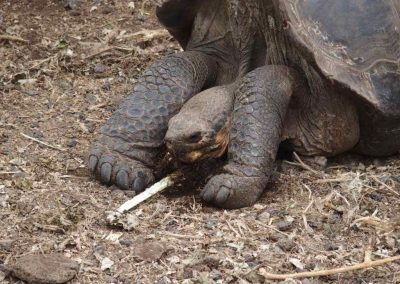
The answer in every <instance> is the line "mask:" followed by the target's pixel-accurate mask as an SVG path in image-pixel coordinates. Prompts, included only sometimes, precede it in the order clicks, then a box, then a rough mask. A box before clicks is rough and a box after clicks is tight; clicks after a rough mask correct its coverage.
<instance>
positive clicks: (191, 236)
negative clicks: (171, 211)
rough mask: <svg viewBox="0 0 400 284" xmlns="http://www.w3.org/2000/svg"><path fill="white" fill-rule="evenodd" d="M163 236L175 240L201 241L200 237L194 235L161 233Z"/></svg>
mask: <svg viewBox="0 0 400 284" xmlns="http://www.w3.org/2000/svg"><path fill="white" fill-rule="evenodd" d="M163 234H164V235H167V236H170V237H174V238H177V239H202V238H203V237H202V236H195V235H182V234H174V233H171V232H166V231H165V232H163Z"/></svg>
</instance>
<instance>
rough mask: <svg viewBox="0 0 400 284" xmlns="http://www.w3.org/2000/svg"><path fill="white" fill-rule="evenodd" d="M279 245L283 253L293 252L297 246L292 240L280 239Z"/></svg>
mask: <svg viewBox="0 0 400 284" xmlns="http://www.w3.org/2000/svg"><path fill="white" fill-rule="evenodd" d="M277 245H278V247H279V248H280V249H281V250H283V251H291V250H292V249H293V248H294V247H295V246H296V244H295V242H294V241H292V240H291V239H280V240H279V241H278V242H277Z"/></svg>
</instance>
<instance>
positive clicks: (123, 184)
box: [115, 170, 129, 189]
mask: <svg viewBox="0 0 400 284" xmlns="http://www.w3.org/2000/svg"><path fill="white" fill-rule="evenodd" d="M115 180H116V182H117V186H118V187H120V188H122V189H128V188H129V174H128V172H127V171H125V170H119V171H118V173H117V176H116V177H115Z"/></svg>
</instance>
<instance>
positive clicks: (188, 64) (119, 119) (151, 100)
mask: <svg viewBox="0 0 400 284" xmlns="http://www.w3.org/2000/svg"><path fill="white" fill-rule="evenodd" d="M216 69H217V64H216V61H215V60H214V59H213V58H212V57H210V56H208V55H206V54H204V53H201V52H196V51H188V52H182V53H179V54H175V55H169V56H166V57H164V58H163V59H161V60H160V61H158V62H156V63H154V64H153V65H152V66H151V67H150V68H149V69H148V70H147V71H145V73H144V74H143V75H142V76H141V77H140V78H139V80H138V83H137V84H136V86H135V87H134V89H133V91H132V93H131V94H130V95H129V96H128V97H127V98H126V99H125V100H124V101H123V102H122V103H121V105H120V107H119V108H118V109H117V111H116V112H115V113H114V114H113V115H112V116H111V118H110V119H109V120H108V121H107V122H106V124H105V125H104V126H103V128H102V129H101V134H100V137H99V138H98V139H97V141H96V142H95V143H94V144H93V145H92V147H91V151H90V154H89V170H90V172H91V173H92V174H93V175H95V176H96V178H98V179H99V180H100V181H101V182H102V183H104V184H107V185H111V184H115V185H117V186H118V187H120V188H122V189H133V190H135V191H136V192H140V191H142V190H143V189H144V188H145V186H146V185H148V184H149V183H151V182H152V181H153V179H154V176H153V171H154V168H155V166H156V163H157V160H158V157H159V156H160V155H161V151H162V149H163V144H164V135H165V132H166V130H167V125H168V121H169V119H170V118H171V116H173V115H174V114H175V113H176V112H178V111H179V109H180V108H181V107H182V105H183V104H184V103H185V101H187V100H188V99H189V98H191V97H192V96H193V95H195V94H197V93H198V92H200V91H201V90H202V89H203V88H204V87H206V86H207V85H212V84H213V83H214V80H215V77H216V72H217V70H216Z"/></svg>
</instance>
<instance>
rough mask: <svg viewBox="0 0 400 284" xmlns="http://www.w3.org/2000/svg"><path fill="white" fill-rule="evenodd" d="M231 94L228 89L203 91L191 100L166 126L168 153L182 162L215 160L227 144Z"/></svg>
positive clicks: (225, 87)
mask: <svg viewBox="0 0 400 284" xmlns="http://www.w3.org/2000/svg"><path fill="white" fill-rule="evenodd" d="M233 100H234V99H233V92H232V88H231V87H230V86H222V87H214V88H211V89H207V90H205V91H203V92H201V93H199V94H197V95H196V96H194V97H192V98H191V99H190V100H189V101H188V102H186V104H185V105H184V106H183V107H182V109H181V110H180V112H179V113H178V114H176V115H175V116H174V117H172V118H171V119H170V121H169V124H168V131H167V134H166V135H165V142H166V145H167V148H168V151H169V152H170V153H171V154H172V155H173V156H175V157H176V158H177V159H179V160H180V161H182V162H186V163H192V162H196V161H200V160H204V159H207V158H217V157H219V156H221V155H223V154H224V153H225V151H226V148H227V146H228V142H229V131H230V125H231V114H232V109H233Z"/></svg>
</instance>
